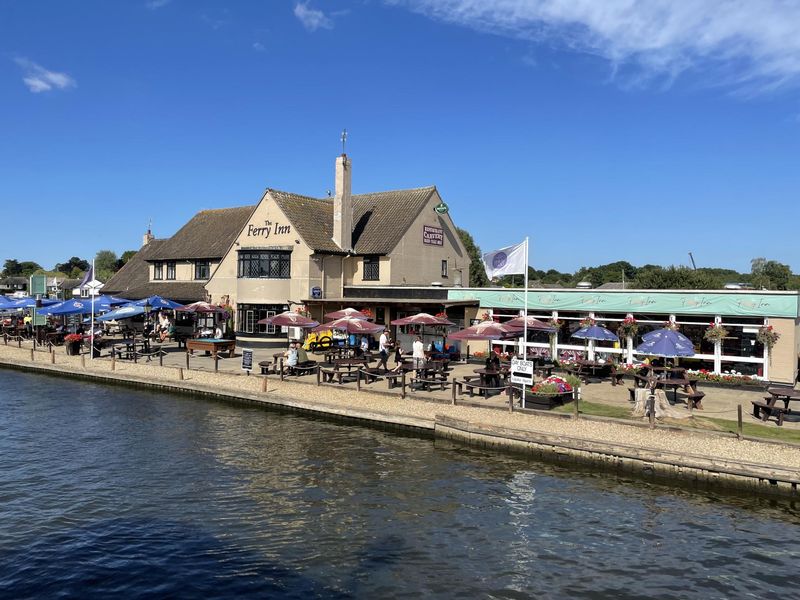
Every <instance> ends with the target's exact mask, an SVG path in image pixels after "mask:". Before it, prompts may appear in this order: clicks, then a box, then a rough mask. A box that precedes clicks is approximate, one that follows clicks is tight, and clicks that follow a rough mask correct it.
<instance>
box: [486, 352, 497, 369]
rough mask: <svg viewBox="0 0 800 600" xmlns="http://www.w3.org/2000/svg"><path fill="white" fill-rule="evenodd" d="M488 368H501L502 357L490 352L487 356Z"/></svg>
mask: <svg viewBox="0 0 800 600" xmlns="http://www.w3.org/2000/svg"><path fill="white" fill-rule="evenodd" d="M486 368H487V369H490V370H492V371H499V370H500V357H499V356H497V354H495V353H494V352H490V353H489V356H487V357H486Z"/></svg>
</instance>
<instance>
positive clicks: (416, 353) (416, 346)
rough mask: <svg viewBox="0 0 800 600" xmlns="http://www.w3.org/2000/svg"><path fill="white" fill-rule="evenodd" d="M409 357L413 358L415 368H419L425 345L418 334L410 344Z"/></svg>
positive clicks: (422, 361) (422, 359)
mask: <svg viewBox="0 0 800 600" xmlns="http://www.w3.org/2000/svg"><path fill="white" fill-rule="evenodd" d="M411 358H412V359H413V360H414V368H415V369H419V368H420V367H421V366H422V364H423V363H424V362H425V345H424V344H423V343H422V338H421V337H420V336H417V339H415V340H414V343H413V344H412V345H411Z"/></svg>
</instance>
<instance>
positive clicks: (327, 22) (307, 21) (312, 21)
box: [294, 2, 333, 31]
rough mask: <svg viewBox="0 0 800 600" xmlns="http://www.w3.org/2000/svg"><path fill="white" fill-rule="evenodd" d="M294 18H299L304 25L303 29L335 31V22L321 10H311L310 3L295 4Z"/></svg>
mask: <svg viewBox="0 0 800 600" xmlns="http://www.w3.org/2000/svg"><path fill="white" fill-rule="evenodd" d="M294 16H295V17H297V18H298V19H299V21H300V22H301V23H302V24H303V27H305V28H306V29H308V30H309V31H316V30H317V29H333V21H332V20H331V19H330V18H329V17H327V16H326V15H325V13H324V12H322V11H321V10H318V9H316V8H309V7H308V2H298V3H297V4H295V5H294Z"/></svg>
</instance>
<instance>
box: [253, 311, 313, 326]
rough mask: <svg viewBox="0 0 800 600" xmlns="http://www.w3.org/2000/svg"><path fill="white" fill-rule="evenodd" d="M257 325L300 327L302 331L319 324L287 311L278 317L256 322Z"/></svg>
mask: <svg viewBox="0 0 800 600" xmlns="http://www.w3.org/2000/svg"><path fill="white" fill-rule="evenodd" d="M256 323H257V324H258V325H275V326H277V327H301V328H303V329H312V328H313V327H316V326H317V325H319V322H317V321H315V320H314V319H309V318H308V317H304V316H303V315H301V314H298V313H296V312H294V311H291V310H287V311H286V312H282V313H280V314H278V315H274V316H272V317H267V318H266V319H261V320H260V321H256Z"/></svg>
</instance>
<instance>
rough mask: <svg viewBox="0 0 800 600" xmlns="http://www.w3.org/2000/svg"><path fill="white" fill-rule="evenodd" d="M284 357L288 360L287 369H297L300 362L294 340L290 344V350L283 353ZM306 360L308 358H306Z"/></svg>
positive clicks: (286, 362) (286, 361)
mask: <svg viewBox="0 0 800 600" xmlns="http://www.w3.org/2000/svg"><path fill="white" fill-rule="evenodd" d="M283 357H284V358H285V359H286V360H285V361H284V363H285V364H286V366H287V367H296V366H297V361H298V358H299V357H298V353H297V345H296V344H295V343H294V340H292V341H291V342H289V349H288V350H286V352H284V353H283ZM306 358H308V357H307V356H306Z"/></svg>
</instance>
